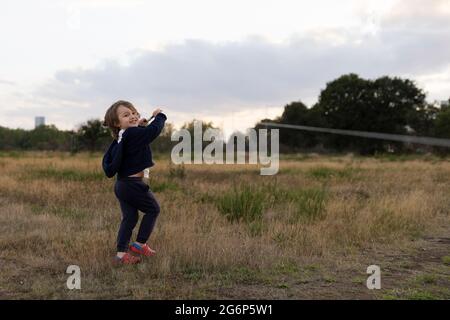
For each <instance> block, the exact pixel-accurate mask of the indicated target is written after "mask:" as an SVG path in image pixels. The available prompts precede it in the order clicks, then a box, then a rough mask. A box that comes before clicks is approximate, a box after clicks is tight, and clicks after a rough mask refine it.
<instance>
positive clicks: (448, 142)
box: [261, 122, 450, 148]
mask: <svg viewBox="0 0 450 320" xmlns="http://www.w3.org/2000/svg"><path fill="white" fill-rule="evenodd" d="M261 124H263V125H266V126H271V127H280V128H287V129H297V130H306V131H314V132H324V133H334V134H341V135H347V136H354V137H363V138H371V139H381V140H393V141H402V142H409V143H419V144H425V145H430V146H439V147H447V148H450V139H441V138H432V137H418V136H408V135H402V134H391V133H380V132H369V131H357V130H344V129H331V128H320V127H310V126H302V125H292V124H282V123H275V122H261Z"/></svg>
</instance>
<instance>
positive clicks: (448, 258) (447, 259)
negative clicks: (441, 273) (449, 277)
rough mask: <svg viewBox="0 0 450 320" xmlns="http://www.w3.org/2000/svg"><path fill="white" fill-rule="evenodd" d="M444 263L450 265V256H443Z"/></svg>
mask: <svg viewBox="0 0 450 320" xmlns="http://www.w3.org/2000/svg"><path fill="white" fill-rule="evenodd" d="M442 263H443V264H445V265H447V266H450V256H444V257H442Z"/></svg>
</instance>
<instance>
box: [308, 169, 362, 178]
mask: <svg viewBox="0 0 450 320" xmlns="http://www.w3.org/2000/svg"><path fill="white" fill-rule="evenodd" d="M360 170H361V169H358V168H353V167H346V168H344V169H332V168H327V167H317V168H313V169H310V170H309V171H308V175H309V176H310V177H312V178H314V179H330V178H342V179H349V178H352V177H353V176H354V174H355V173H357V172H359V171H360Z"/></svg>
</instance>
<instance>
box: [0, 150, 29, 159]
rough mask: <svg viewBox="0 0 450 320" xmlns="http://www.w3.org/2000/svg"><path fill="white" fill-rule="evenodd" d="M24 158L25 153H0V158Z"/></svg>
mask: <svg viewBox="0 0 450 320" xmlns="http://www.w3.org/2000/svg"><path fill="white" fill-rule="evenodd" d="M23 157H25V152H22V151H0V158H13V159H18V158H23Z"/></svg>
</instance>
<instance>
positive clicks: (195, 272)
mask: <svg viewBox="0 0 450 320" xmlns="http://www.w3.org/2000/svg"><path fill="white" fill-rule="evenodd" d="M183 277H184V278H185V279H187V280H193V281H198V280H200V279H201V278H202V277H203V272H202V270H201V269H199V268H192V267H188V268H186V269H184V270H183Z"/></svg>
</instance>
